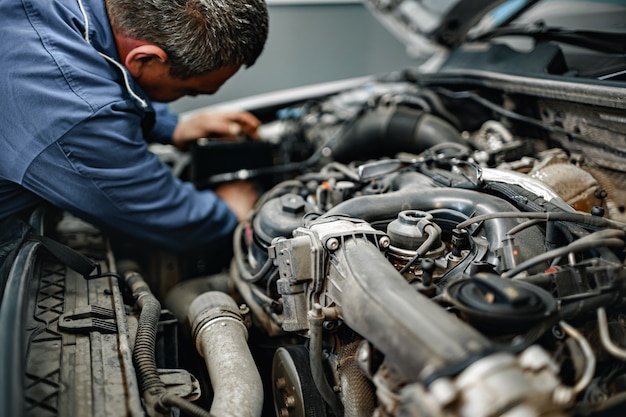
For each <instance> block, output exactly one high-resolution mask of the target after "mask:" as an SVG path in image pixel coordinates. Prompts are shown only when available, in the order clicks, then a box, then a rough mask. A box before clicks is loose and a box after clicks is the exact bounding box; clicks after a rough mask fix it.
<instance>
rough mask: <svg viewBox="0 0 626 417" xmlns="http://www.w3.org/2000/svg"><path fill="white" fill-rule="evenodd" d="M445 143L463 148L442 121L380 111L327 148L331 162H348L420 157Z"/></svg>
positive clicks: (393, 110)
mask: <svg viewBox="0 0 626 417" xmlns="http://www.w3.org/2000/svg"><path fill="white" fill-rule="evenodd" d="M448 142H452V143H460V144H465V141H464V140H463V139H462V138H461V134H460V133H459V132H458V130H456V129H455V128H454V126H452V125H451V124H449V123H448V122H446V121H445V120H443V119H441V118H439V117H437V116H433V115H432V114H429V113H425V112H423V111H421V110H415V109H411V108H407V107H379V108H376V109H375V110H372V111H370V112H368V113H366V114H365V115H364V116H362V117H361V118H360V119H358V120H357V121H356V122H355V123H354V124H353V125H352V127H351V128H350V129H349V130H348V131H347V132H346V134H345V135H344V136H343V137H342V138H341V139H340V140H338V141H337V142H336V143H334V144H332V145H330V148H331V150H332V155H333V159H334V160H336V161H339V162H350V161H354V160H359V159H371V158H380V157H381V156H393V155H395V154H397V153H398V152H409V153H421V152H423V151H424V150H426V149H428V148H430V147H431V146H433V145H437V144H441V143H448Z"/></svg>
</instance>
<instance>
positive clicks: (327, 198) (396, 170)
mask: <svg viewBox="0 0 626 417" xmlns="http://www.w3.org/2000/svg"><path fill="white" fill-rule="evenodd" d="M483 79H484V78H483ZM487 79H488V80H489V81H488V82H485V81H477V80H476V79H472V78H471V77H469V78H468V77H465V78H461V79H459V78H455V77H448V78H445V79H444V77H442V76H441V75H438V76H435V77H432V78H420V77H417V76H416V75H415V74H413V73H412V72H411V71H405V72H399V73H394V74H387V75H385V76H382V77H377V78H375V79H372V80H370V81H368V82H366V83H364V84H363V85H359V86H357V87H354V88H350V89H347V90H343V91H337V92H335V93H332V94H326V95H323V96H319V97H312V98H307V99H306V100H300V101H294V102H291V103H280V104H272V105H268V106H265V107H264V106H259V107H258V108H256V109H253V111H254V112H255V113H256V114H258V115H259V117H260V118H262V119H263V120H264V125H263V131H262V139H261V142H242V143H236V144H232V145H231V146H230V147H225V148H224V149H222V148H220V147H224V145H223V144H220V145H217V144H213V143H211V142H206V143H199V144H198V146H197V147H196V149H194V150H192V155H191V162H189V160H188V159H187V160H186V161H187V163H189V164H190V165H189V167H184V168H182V169H181V168H180V167H178V168H177V170H178V172H179V174H180V175H181V176H182V177H186V179H189V180H191V181H194V182H195V183H196V185H197V186H198V187H211V186H212V185H214V184H218V183H220V182H223V181H231V180H252V181H255V182H256V183H257V186H258V187H259V188H260V189H261V190H262V191H263V193H262V196H261V198H260V199H259V201H258V202H257V204H256V207H255V209H254V210H253V211H252V212H251V213H250V214H249V216H248V219H247V220H246V221H244V222H241V223H240V224H239V226H238V227H237V229H236V230H235V232H234V236H233V245H232V259H230V258H229V259H223V258H221V259H220V260H219V261H218V262H217V263H218V264H219V263H220V262H221V263H222V264H225V266H224V267H223V269H221V270H220V271H219V272H217V273H210V274H203V273H202V272H203V271H207V270H209V269H210V268H207V267H206V265H207V264H208V265H211V263H212V262H215V259H213V258H212V257H211V256H207V258H206V259H204V258H200V259H194V260H193V264H194V266H193V267H192V268H190V267H188V264H187V267H181V262H180V260H179V259H176V258H174V257H172V256H171V255H167V254H163V253H161V252H156V251H155V252H153V251H149V250H147V249H146V248H128V247H127V246H125V245H124V244H123V243H122V244H120V242H113V243H112V244H111V243H108V240H107V238H106V236H102V234H101V233H99V232H98V231H97V230H93V229H92V228H90V227H89V226H88V225H84V224H81V223H80V221H77V220H76V219H71V218H70V219H67V218H64V219H62V220H60V221H59V220H58V219H56V220H55V222H54V228H55V232H54V235H55V236H56V237H57V238H59V239H60V240H62V241H63V242H64V243H65V244H67V245H68V246H70V247H72V248H74V249H75V250H77V251H80V252H81V253H83V254H86V255H87V256H89V257H91V258H92V259H96V260H97V262H98V263H99V265H100V270H99V274H98V275H97V276H95V277H92V279H89V280H85V279H84V278H83V277H81V276H80V275H79V274H76V273H73V272H72V271H70V270H66V272H62V273H59V274H57V273H55V272H54V271H55V270H58V264H59V262H56V261H51V260H50V259H49V256H48V258H46V257H45V256H43V255H41V258H42V260H40V261H37V262H34V261H32V259H33V258H32V257H35V256H36V255H35V253H36V252H35V249H31V252H28V253H30V255H29V256H30V257H31V258H28V259H30V261H29V262H30V263H31V264H32V267H29V268H27V267H25V268H23V270H22V272H23V275H21V277H22V278H23V277H24V276H28V277H29V278H28V280H26V281H29V280H30V281H29V282H32V283H35V282H38V283H37V284H31V287H30V290H28V289H26V290H24V291H25V293H24V294H29V293H30V294H31V295H32V297H35V295H34V294H35V293H37V294H39V295H38V296H37V297H41V296H42V294H47V296H46V297H45V300H50V299H51V298H52V299H53V300H54V302H50V301H41V298H36V297H35V298H36V299H38V300H39V301H33V300H31V301H30V302H28V303H26V304H27V307H26V308H27V310H28V309H30V310H29V311H30V313H27V315H28V317H30V318H28V319H26V320H25V322H24V326H25V328H23V329H22V330H23V331H24V332H25V334H26V335H27V336H26V337H24V336H22V335H20V336H19V337H18V338H19V339H23V340H24V343H25V345H26V346H30V347H29V348H27V349H25V350H26V351H28V352H29V353H28V354H27V359H28V360H27V365H26V370H25V371H24V373H25V374H26V375H29V377H28V378H30V379H32V380H34V381H53V382H54V383H52V382H46V383H45V385H46V387H47V388H45V389H44V388H42V389H39V390H32V389H30V388H27V389H26V397H27V398H30V399H29V401H28V404H29V405H28V412H27V413H26V415H37V416H43V415H57V414H55V413H56V412H58V411H59V410H61V411H62V412H61V413H60V414H59V415H81V416H86V415H100V414H98V412H101V411H102V410H106V411H107V414H106V415H144V413H147V414H148V415H177V414H175V413H180V415H214V416H220V417H221V416H225V415H229V416H255V415H276V416H280V417H288V416H335V417H340V416H377V417H384V416H415V417H417V416H471V417H480V416H485V417H487V416H579V415H580V416H583V415H584V416H587V415H593V416H596V415H597V416H600V415H614V414H610V413H614V412H617V411H618V410H623V409H624V403H625V399H626V389H625V388H626V367H625V366H624V361H625V360H626V326H625V321H624V314H625V310H624V307H625V305H626V304H625V298H624V295H625V294H626V293H625V291H626V269H625V267H624V258H625V257H624V251H623V247H624V237H625V236H624V233H625V228H624V226H625V224H624V221H625V220H626V219H625V216H626V214H625V212H626V186H625V184H624V181H625V179H626V175H625V173H626V159H624V156H625V152H626V150H625V149H626V144H625V143H624V141H625V140H624V138H625V137H626V136H625V133H626V124H625V119H624V117H623V109H622V108H620V107H619V106H620V104H619V103H620V102H617V101H614V100H612V98H611V97H608V96H607V95H606V94H605V93H606V91H605V89H604V88H603V87H602V86H590V87H589V86H584V85H580V86H575V88H570V87H571V85H569V84H566V83H563V84H559V83H555V82H550V83H548V82H546V83H545V84H536V85H532V84H529V83H528V82H524V81H527V80H524V79H521V78H520V79H519V80H517V81H518V82H515V83H512V82H510V80H507V84H506V88H503V87H502V85H504V84H503V83H504V81H503V80H501V79H498V78H491V79H489V77H487ZM537 82H538V81H537ZM538 83H539V82H538ZM246 150H249V151H250V150H251V151H250V152H249V153H246V152H245V151H246ZM222 151H223V152H225V154H221V153H220V152H222ZM229 152H231V153H229ZM207 155H211V157H212V158H215V159H216V160H229V161H232V159H228V158H229V157H231V156H232V155H248V158H249V162H250V161H251V162H252V163H253V164H254V165H253V166H251V165H250V163H244V162H245V161H243V162H242V161H236V162H233V164H232V165H231V166H236V165H238V164H241V165H242V167H241V168H237V169H235V170H232V171H227V172H207V171H206V170H203V169H202V167H205V168H206V167H207V166H210V164H207V162H206V160H205V159H203V158H206V157H207ZM224 155H226V156H224ZM267 162H270V164H267ZM174 165H176V164H174ZM38 221H40V222H41V223H42V224H43V223H45V222H44V221H43V220H38ZM42 230H43V229H42ZM24 256H26V255H24ZM52 258H54V256H53V257H52ZM46 259H47V260H46ZM50 262H52V265H57V267H50V266H49V265H48V264H49V263H50ZM203 265H204V266H203ZM220 268H221V267H220ZM50 276H53V277H56V278H55V279H52V280H51V279H50ZM42 277H43V278H42ZM46 277H47V278H46ZM50 286H52V287H53V288H57V289H58V291H56V292H55V291H52V292H46V291H45V290H44V289H45V288H49V287H50ZM33 288H38V289H33ZM7 291H8V292H9V293H10V292H11V291H18V289H13V287H7V290H6V291H5V293H6V292H7ZM16 294H18V293H16ZM24 294H23V295H22V296H25V295H24ZM70 294H71V295H72V297H71V298H70V297H69V295H70ZM42 306H44V307H45V308H44V307H42ZM5 307H6V303H5V304H4V305H3V308H5ZM18 307H19V308H22V306H21V305H20V306H18ZM150 311H151V312H150ZM34 313H35V314H34ZM146 315H148V316H149V317H148V318H146ZM42 317H43V318H42ZM16 331H17V330H16ZM44 336H45V337H44ZM70 339H71V340H70ZM36 342H40V344H39V345H37V343H36ZM17 349H18V351H19V347H18V348H17ZM81 349H82V350H81ZM70 350H71V351H72V353H69V352H70ZM137 350H141V352H140V353H139V354H137V353H136V352H137ZM41 352H47V353H46V355H51V356H52V358H53V359H54V358H56V359H55V360H57V361H59V365H58V367H57V368H55V369H52V370H51V369H50V367H51V366H52V365H50V363H49V362H48V361H47V360H43V361H42V359H41V358H42V356H41V355H42V354H41ZM54 352H57V353H56V354H55V353H54ZM95 352H101V356H99V359H98V361H99V362H98V363H99V364H100V365H99V366H95V365H94V360H95V359H94V357H95V356H97V355H95ZM55 355H56V356H55ZM81 355H82V356H83V357H82V359H81ZM131 357H132V359H131ZM70 359H71V360H70ZM83 360H84V361H83ZM42 362H45V363H42ZM70 367H73V368H72V369H74V370H71V371H70ZM146 369H147V370H146ZM86 370H88V371H86ZM20 372H21V371H20ZM134 375H137V381H135V379H134ZM68 381H73V383H70V382H68ZM78 381H83V382H84V383H86V384H89V386H90V387H91V388H85V390H86V391H89V393H83V394H81V393H80V392H74V393H72V394H68V392H67V391H66V390H64V389H62V388H61V387H64V386H67V385H68V384H70V385H79V386H80V384H82V383H83V382H80V383H78V384H77V382H78ZM97 381H100V382H97ZM103 381H106V383H104V382H103ZM26 385H27V386H28V387H30V386H31V385H29V383H28V384H26ZM52 386H56V388H55V389H52V388H50V387H52ZM94 387H98V388H97V389H96V388H94ZM155 389H156V391H153V390H155ZM155 392H157V394H155ZM159 393H160V394H159ZM68 395H71V398H72V402H73V404H75V405H74V406H72V407H71V409H70V408H68V406H63V407H65V408H63V407H62V406H60V404H63V403H64V401H62V400H61V399H63V398H65V401H67V397H64V396H68ZM174 397H175V398H174ZM121 398H124V401H121V400H120V399H121ZM179 398H186V399H187V400H189V401H188V402H187V403H184V404H183V403H181V400H179ZM191 400H194V401H195V403H192V402H191ZM66 403H67V402H65V404H66ZM189 404H197V405H194V406H192V405H189ZM59 407H61V408H59ZM194 407H197V408H194ZM198 408H201V409H202V410H205V411H202V410H199V409H198ZM42 410H46V411H45V412H44V411H42ZM172 410H178V411H172ZM206 410H210V411H206ZM616 410H617V411H616ZM48 412H49V414H47V413H48ZM203 413H205V414H203Z"/></svg>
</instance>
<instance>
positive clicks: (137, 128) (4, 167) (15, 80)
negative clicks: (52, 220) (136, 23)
mask: <svg viewBox="0 0 626 417" xmlns="http://www.w3.org/2000/svg"><path fill="white" fill-rule="evenodd" d="M82 1H83V5H84V10H85V12H86V14H87V23H88V32H89V37H88V39H89V42H88V41H87V40H86V39H85V26H86V25H85V19H84V16H83V14H82V12H81V9H80V7H79V3H78V0H2V1H1V2H0V16H1V19H2V24H1V25H0V39H2V42H0V56H1V57H2V64H1V65H0V86H1V91H2V98H1V101H0V106H1V110H0V120H1V122H0V219H2V218H5V217H8V216H9V215H11V214H14V213H17V212H19V211H22V210H24V209H26V208H29V207H32V206H34V205H37V204H39V203H40V202H41V201H42V200H44V201H48V202H50V203H52V204H54V205H55V206H57V207H59V208H61V209H64V210H67V211H68V212H70V213H73V214H75V215H77V216H79V217H81V218H83V219H85V220H86V221H88V222H90V223H92V224H94V225H96V226H98V227H100V228H101V229H102V230H104V231H107V232H110V233H114V234H118V233H119V234H122V235H123V236H131V237H133V238H135V239H138V240H140V241H144V242H146V243H149V244H152V245H156V246H158V247H162V248H164V249H167V250H172V251H176V252H185V251H188V250H192V249H198V248H201V247H202V246H203V245H205V244H210V243H213V242H215V241H217V240H220V239H221V238H223V237H225V236H227V235H229V234H230V233H231V232H232V230H233V229H234V227H235V225H236V221H237V220H236V218H235V215H234V214H233V212H232V211H231V210H230V209H229V208H228V207H227V206H226V204H225V203H224V202H223V201H222V200H221V199H219V198H218V197H217V196H216V195H215V194H214V193H213V192H211V191H208V190H204V191H200V190H197V189H195V187H194V186H193V185H192V184H190V183H185V182H182V181H180V180H179V179H177V178H175V177H174V176H173V175H172V172H171V169H170V168H169V167H168V166H167V165H165V164H164V163H163V162H161V161H160V160H159V159H158V158H157V157H156V156H155V155H154V154H153V153H151V152H150V150H149V148H148V142H150V141H157V142H161V143H167V142H168V141H170V140H171V136H172V133H173V131H174V127H175V126H176V123H177V117H176V115H174V114H172V113H170V112H169V111H168V109H167V106H166V105H165V104H163V103H151V102H150V101H149V99H148V98H147V97H146V95H145V93H144V92H143V91H142V89H141V87H140V86H139V85H138V84H136V83H135V82H134V81H133V79H132V77H131V76H130V74H128V73H127V76H128V80H129V85H128V87H130V88H128V87H127V86H126V85H125V82H124V78H123V72H122V71H125V70H123V69H120V68H118V67H117V66H115V65H113V64H112V63H110V62H108V61H107V60H106V59H105V58H104V57H103V56H102V55H101V54H100V53H102V54H105V55H107V56H108V57H110V58H112V59H114V60H115V61H117V62H119V55H118V53H117V49H116V46H115V39H114V37H113V32H112V30H111V27H110V25H109V21H108V17H107V14H106V11H105V6H104V0H82ZM133 95H134V96H133Z"/></svg>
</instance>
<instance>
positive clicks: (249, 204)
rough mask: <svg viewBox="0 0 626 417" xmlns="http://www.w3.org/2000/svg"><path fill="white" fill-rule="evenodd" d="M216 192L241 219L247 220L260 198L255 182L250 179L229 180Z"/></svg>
mask: <svg viewBox="0 0 626 417" xmlns="http://www.w3.org/2000/svg"><path fill="white" fill-rule="evenodd" d="M215 193H216V194H217V195H218V196H219V197H220V198H221V199H222V200H224V202H226V204H227V205H228V207H230V209H231V210H232V211H233V212H234V213H235V215H236V216H237V219H238V220H239V221H242V220H245V218H246V216H247V215H248V213H249V212H250V210H252V208H253V207H254V203H255V202H256V200H257V199H258V198H259V194H258V192H257V190H256V188H255V187H254V184H253V183H251V182H250V181H234V182H227V183H225V184H222V185H220V186H218V187H217V188H216V190H215Z"/></svg>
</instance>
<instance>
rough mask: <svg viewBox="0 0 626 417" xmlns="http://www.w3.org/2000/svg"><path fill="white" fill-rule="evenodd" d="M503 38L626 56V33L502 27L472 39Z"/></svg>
mask: <svg viewBox="0 0 626 417" xmlns="http://www.w3.org/2000/svg"><path fill="white" fill-rule="evenodd" d="M502 36H526V37H531V38H533V39H535V40H536V41H556V42H563V43H566V44H569V45H573V46H579V47H582V48H587V49H591V50H594V51H598V52H605V53H608V54H620V55H624V54H626V33H614V32H597V31H590V30H569V29H562V28H551V27H544V26H533V27H530V28H529V27H500V28H497V29H494V30H491V31H489V32H486V33H481V34H480V35H478V36H476V37H473V38H472V39H470V40H471V41H487V40H490V39H493V38H499V37H502Z"/></svg>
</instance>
